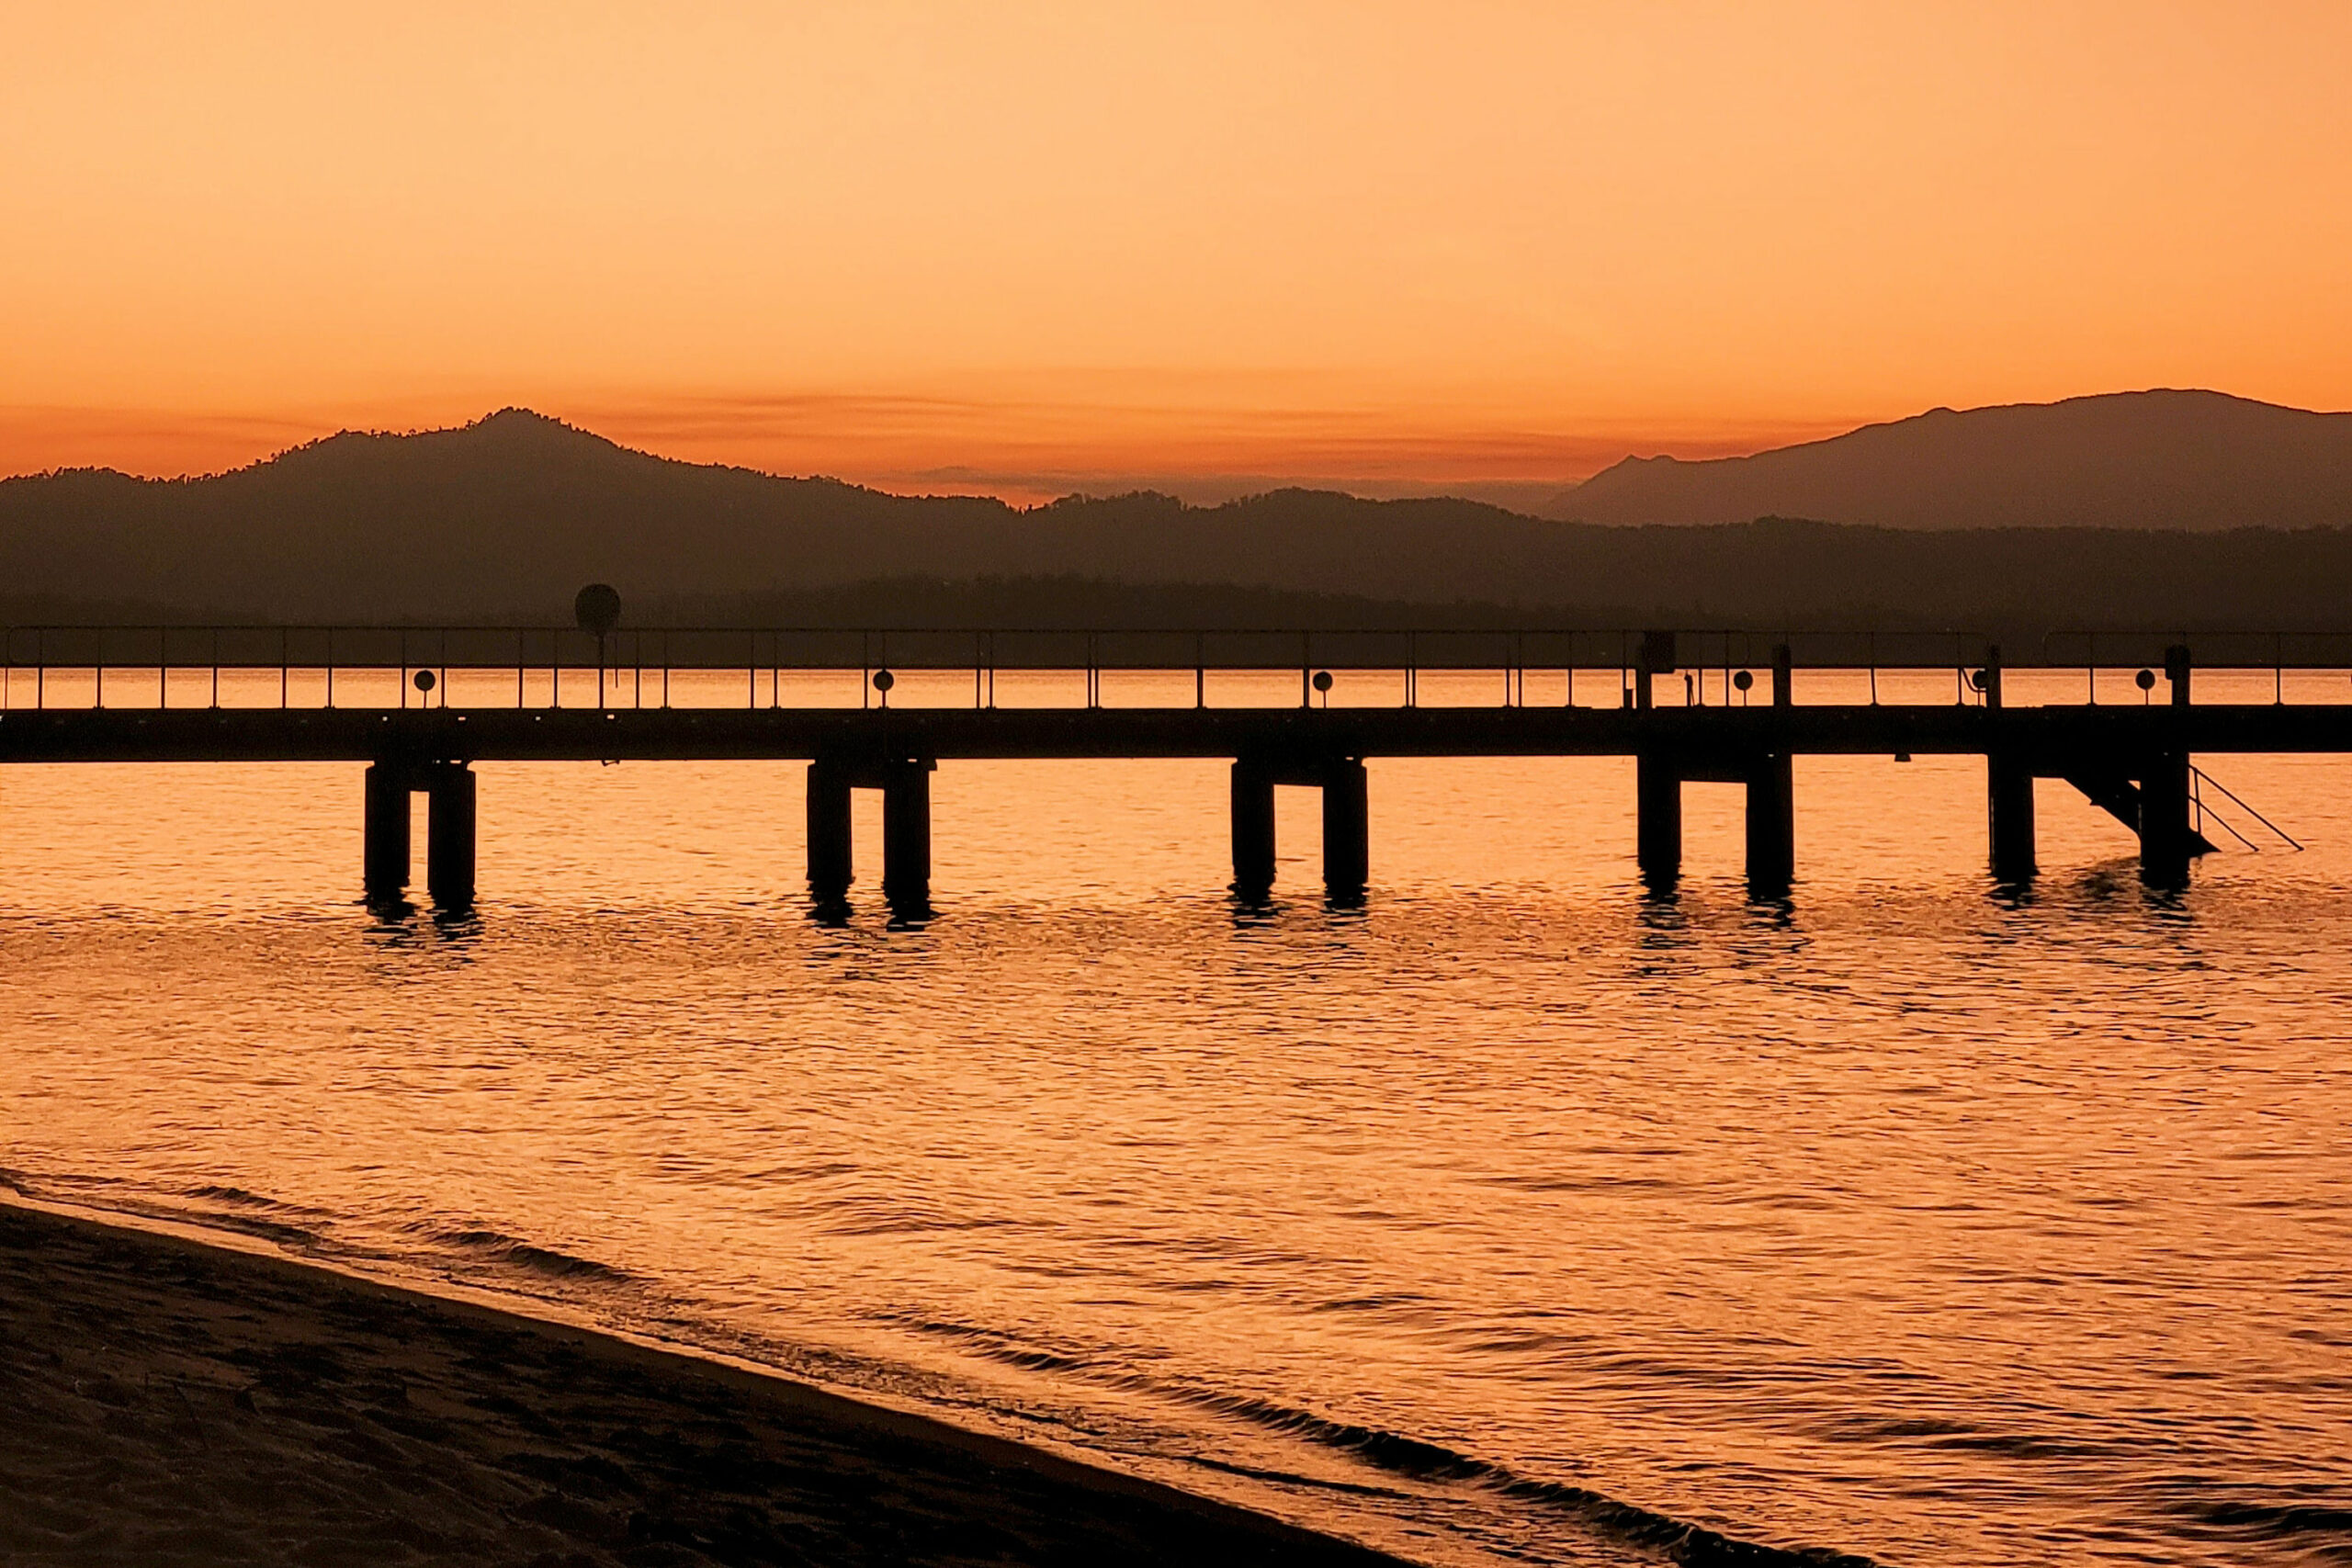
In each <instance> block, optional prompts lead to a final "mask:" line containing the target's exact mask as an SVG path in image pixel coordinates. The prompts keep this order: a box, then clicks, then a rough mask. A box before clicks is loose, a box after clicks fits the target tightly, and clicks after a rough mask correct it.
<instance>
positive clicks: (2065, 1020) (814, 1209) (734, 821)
mask: <svg viewBox="0 0 2352 1568" xmlns="http://www.w3.org/2000/svg"><path fill="white" fill-rule="evenodd" d="M2264 679H2265V681H2266V682H2267V677H2265V678H2264ZM1946 680H1947V681H1948V680H1949V677H1946ZM1425 691H1426V688H1425ZM2205 761H2206V764H2207V766H2208V767H2209V768H2210V769H2211V771H2212V772H2213V773H2215V774H2216V775H2218V776H2219V777H2220V778H2221V779H2222V782H2224V783H2226V784H2229V785H2230V786H2231V787H2233V788H2234V789H2235V790H2237V792H2238V793H2239V794H2241V795H2245V797H2247V798H2248V799H2249V800H2251V801H2252V802H2253V803H2254V804H2256V806H2258V807H2261V808H2262V809H2263V810H2264V811H2266V812H2267V814H2268V815H2270V816H2271V817H2272V818H2274V819H2276V820H2278V822H2279V823H2280V824H2281V825H2282V826H2284V827H2285V828H2287V829H2289V831H2290V832H2293V833H2294V834H2296V835H2297V836H2298V837H2300V838H2301V839H2303V840H2305V841H2306V842H2307V843H2309V844H2311V845H2312V848H2311V850H2310V851H2309V852H2306V853H2302V854H2293V853H2289V852H2266V853H2262V854H2249V853H2246V852H2243V851H2240V852H2233V853H2226V854H2223V855H2221V856H2217V857H2213V858H2211V859H2209V860H2208V861H2206V862H2205V863H2203V864H2202V865H2201V866H2200V868H2199V874H2198V878H2197V882H2196V885H2195V886H2194V887H2193V889H2192V890H2191V891H2189V892H2188V894H2187V895H2186V896H2185V897H2177V898H2167V897H2155V896H2152V895H2149V894H2146V893H2143V891H2142V889H2141V888H2140V886H2138V883H2137V881H2136V877H2135V874H2134V872H2133V866H2132V862H2131V858H2130V857H2131V840H2130V839H2129V836H2128V835H2126V834H2125V833H2124V832H2123V831H2122V830H2121V829H2119V828H2117V827H2116V826H2115V825H2114V824H2113V823H2111V822H2109V820H2108V819H2106V818H2102V817H2100V816H2098V814H2097V813H2096V812H2094V811H2093V810H2092V809H2091V808H2089V807H2086V806H2084V805H2082V804H2080V803H2079V802H2078V801H2075V800H2074V799H2071V798H2070V792H2068V791H2066V790H2065V789H2064V786H2062V785H2056V784H2044V785H2043V786H2042V794H2041V812H2042V834H2041V840H2042V860H2043V863H2044V865H2045V868H2046V870H2045V874H2044V875H2043V877H2042V878H2041V883H2040V885H2039V886H2038V887H2037V888H2036V889H2035V890H2034V892H2033V894H2032V896H2031V897H2030V898H2027V899H2023V900H2019V899H2016V898H2006V897H2001V896H1998V895H1996V893H1995V892H1994V890H1993V889H1992V888H1990V887H1989V886H1988V885H1987V881H1986V878H1985V875H1984V874H1983V872H1982V869H1981V867H1982V861H1983V857H1984V795H1983V774H1982V766H1981V764H1980V763H1977V762H1973V761H1957V760H1939V759H1931V758H1922V759H1920V760H1919V761H1917V762H1914V763H1911V764H1908V765H1902V764H1897V763H1895V762H1894V761H1888V760H1883V759H1856V760H1800V761H1799V763H1798V766H1797V786H1798V794H1797V800H1798V831H1799V835H1800V838H1799V848H1798V861H1799V876H1800V882H1799V886H1798V887H1797V889H1796V893H1795V896H1794V897H1793V898H1792V900H1791V902H1790V903H1789V904H1788V905H1787V906H1785V907H1754V906H1751V905H1749V904H1748V903H1747V901H1746V899H1745V897H1744V895H1743V892H1742V890H1741V886H1740V884H1739V881H1738V872H1739V854H1740V838H1739V817H1738V810H1739V800H1740V796H1739V795H1738V793H1737V792H1736V790H1733V789H1730V788H1726V787H1717V786H1706V785H1694V786H1692V787H1691V792H1690V800H1691V811H1690V829H1689V831H1690V855H1689V869H1690V873H1691V874H1690V877H1689V879H1688V881H1687V882H1686V884H1685V886H1684V887H1683V889H1682V891H1681V893H1680V895H1679V898H1678V899H1677V900H1676V901H1674V902H1671V903H1664V904H1661V903H1654V902H1647V901H1645V899H1644V898H1643V897H1641V896H1640V895H1639V893H1638V891H1637V889H1636V888H1635V887H1634V885H1633V873H1632V847H1633V839H1634V825H1633V819H1632V805H1633V794H1634V791H1633V773H1632V767H1631V764H1630V763H1629V762H1618V761H1532V762H1522V761H1509V762H1497V761H1411V762H1403V761H1388V762H1382V761H1375V762H1374V764H1373V772H1372V791H1373V814H1374V815H1373V833H1374V841H1373V862H1374V893H1373V897H1372V899H1371V902H1370V904H1369V906H1368V908H1365V909H1364V910H1363V911H1362V912H1359V913H1345V912H1333V911H1328V910H1326V909H1325V908H1323V907H1322V906H1321V904H1320V901H1319V899H1318V897H1317V896H1316V895H1317V888H1316V883H1315V875H1316V867H1317V864H1318V862H1317V858H1316V857H1317V821H1316V813H1315V811H1314V809H1313V805H1314V801H1313V797H1312V795H1306V794H1304V793H1297V794H1294V793H1293V792H1289V791H1284V792H1283V801H1282V807H1283V820H1282V831H1283V889H1282V899H1281V901H1280V902H1279V903H1278V904H1277V905H1276V906H1275V907H1274V908H1272V909H1271V910H1268V911H1264V912H1262V913H1253V912H1250V911H1245V910H1239V909H1237V908H1235V907H1234V906H1233V904H1232V903H1231V902H1230V901H1229V900H1228V899H1227V897H1224V896H1223V894H1222V892H1221V891H1220V890H1221V888H1222V886H1223V884H1224V882H1225V880H1226V878H1227V875H1228V874H1229V868H1228V867H1227V864H1226V861H1225V855H1226V841H1227V840H1226V820H1225V807H1226V778H1225V771H1224V768H1223V767H1222V765H1220V764H1214V763H1197V764H1196V763H1182V764H1170V763H1132V764H1130V763H1090V764H1076V765H1071V764H1026V763H973V762H950V763H946V764H944V765H943V766H942V767H941V769H940V772H939V773H938V774H937V776H936V780H935V784H934V807H935V817H936V821H937V825H938V840H937V846H936V862H937V871H936V880H935V887H934V894H935V900H936V902H937V904H938V906H939V908H940V911H941V913H940V917H939V919H936V920H935V921H933V922H932V923H931V924H929V925H928V926H927V927H925V928H924V929H922V930H892V929H889V927H888V925H887V923H886V921H885V920H884V919H883V918H882V916H881V914H880V913H879V911H878V909H877V908H876V907H875V899H874V897H873V895H872V888H873V885H874V882H875V880H876V875H877V874H878V869H879V868H878V863H877V861H876V858H875V856H874V855H873V854H872V853H870V852H872V851H874V850H875V849H876V846H878V843H879V831H878V828H879V823H878V808H877V807H876V805H875V803H874V801H873V800H872V799H871V798H870V797H866V796H861V797H860V801H859V810H860V813H861V815H860V819H859V831H860V835H861V840H860V845H859V850H860V868H859V869H860V876H861V883H860V889H861V894H862V896H863V897H862V901H861V904H860V908H859V911H858V914H857V917H856V919H854V921H853V923H852V924H851V925H850V926H849V927H848V928H847V929H843V930H831V929H826V928H824V927H821V926H820V925H818V924H815V923H813V922H812V921H811V920H810V919H808V918H807V914H806V911H805V908H804V906H803V901H802V898H801V897H800V892H799V889H798V887H797V879H798V876H799V874H800V866H801V832H800V821H801V799H800V769H799V768H798V767H797V766H790V765H766V764H728V765H683V764H681V765H639V764H630V765H628V766H625V767H617V768H598V767H594V766H571V765H512V766H500V765H494V764H492V765H485V766H484V767H482V768H481V774H482V784H481V801H482V818H481V886H482V889H483V892H484V897H485V902H484V904H483V906H482V908H481V910H480V911H479V913H478V915H477V916H476V917H475V918H473V919H468V920H466V921H464V922H462V923H459V924H454V925H447V924H441V923H436V922H435V920H434V919H432V918H431V917H430V916H426V915H419V916H416V917H413V918H411V919H404V920H398V921H391V922H386V921H382V920H379V919H375V918H372V917H370V916H369V915H368V913H366V912H365V911H364V910H362V909H360V908H356V906H354V905H353V904H352V903H351V902H349V899H350V898H351V897H352V896H353V894H354V892H355V889H356V881H357V874H358V869H359V838H358V829H359V810H358V804H359V777H358V770H357V768H356V767H347V766H315V767H314V766H301V767H243V768H237V767H172V768H146V769H121V768H105V767H74V768H17V769H13V770H9V771H6V772H5V773H0V1166H5V1167H6V1168H7V1170H8V1171H9V1172H10V1173H11V1174H12V1177H13V1179H15V1180H17V1181H18V1182H19V1183H21V1185H22V1186H23V1187H24V1188H25V1189H26V1190H28V1191H30V1192H32V1193H34V1194H37V1195H40V1196H44V1197H49V1198H52V1199H58V1200H63V1201H78V1202H86V1203H96V1204H101V1205H106V1206H109V1207H115V1208H121V1209H130V1210H133V1211H141V1212H147V1213H162V1214H175V1215H180V1216H183V1217H195V1218H199V1219H202V1220H204V1221H205V1222H206V1223H211V1224H232V1225H237V1226H241V1227H243V1228H245V1229H248V1230H254V1231H258V1232H261V1233H263V1234H265V1235H274V1236H276V1237H277V1238H279V1239H281V1240H283V1241H284V1242H285V1243H286V1244H287V1245H288V1246H290V1247H301V1248H306V1249H308V1250H310V1251H311V1252H312V1253H313V1254H315V1255H317V1256H321V1257H323V1258H328V1259H329V1260H332V1261H335V1262H338V1263H340V1264H342V1265H343V1266H346V1267H353V1268H358V1269H367V1270H370V1271H375V1272H379V1273H391V1274H395V1275H399V1276H401V1277H407V1278H416V1277H425V1278H429V1279H448V1280H459V1281H464V1282H469V1283H471V1284H474V1285H477V1286H482V1287H487V1288H492V1289H496V1290H502V1291H510V1292H523V1293H526V1294H528V1295H531V1296H535V1297H538V1298H541V1299H542V1300H543V1301H544V1302H545V1303H547V1304H546V1307H545V1310H548V1311H550V1312H559V1313H563V1314H571V1315H584V1316H587V1317H589V1318H592V1319H595V1320H598V1321H603V1322H607V1323H612V1324H615V1325H620V1326H624V1327H628V1328H633V1329H636V1330H639V1331H642V1332H648V1333H654V1334H660V1335H663V1336H667V1337H676V1338H684V1339H686V1340H690V1341H692V1342H695V1343H697V1344H702V1345H706V1346H709V1347H713V1348H721V1349H726V1350H729V1351H732V1352H734V1353H737V1354H741V1355H747V1356H751V1357H753V1358H755V1359H763V1360H766V1361H769V1362H772V1363H775V1364H777V1365H780V1366H784V1367H786V1368H789V1369H791V1370H793V1371H797V1372H799V1373H803V1374H806V1375H810V1376H816V1377H820V1378H823V1379H826V1380H828V1381H831V1382H836V1383H839V1384H843V1385H846V1386H849V1387H853V1388H862V1389H867V1390H871V1391H875V1392H876V1393H878V1394H880V1395H882V1396H884V1397H888V1398H892V1399H897V1400H903V1401H910V1402H913V1403H916V1404H923V1405H927V1406H930V1407H933V1408H938V1409H942V1410H944V1411H946V1412H947V1413H948V1414H950V1415H951V1416H953V1417H954V1418H956V1419H958V1420H961V1421H965V1422H967V1423H971V1424H976V1425H979V1426H983V1427H989V1428H990V1429H995V1430H1002V1431H1009V1432H1012V1433H1014V1434H1016V1435H1020V1436H1023V1437H1027V1438H1033V1439H1037V1440H1045V1441H1050V1442H1058V1443H1062V1444H1066V1445H1069V1446H1071V1447H1073V1448H1075V1449H1077V1450H1081V1451H1087V1452H1091V1453H1094V1454H1096V1455H1099V1456H1104V1457H1107V1458H1108V1459H1109V1460H1110V1461H1113V1462H1115V1463H1119V1464H1122V1465H1125V1466H1127V1467H1130V1468H1133V1469H1136V1470H1139V1471H1142V1472H1147V1473H1151V1474H1154V1475H1159V1476H1162V1477H1165V1478H1169V1479H1173V1480H1176V1481H1178V1482H1179V1483H1182V1484H1185V1485H1188V1486H1192V1487H1194V1488H1197V1489H1201V1490H1206V1491H1211V1492H1215V1493H1217V1494H1219V1495H1226V1496H1230V1497H1234V1498H1237V1499H1239V1500H1242V1501H1245V1502H1249V1503H1251V1504H1253V1505H1256V1506H1261V1507H1266V1508H1270V1509H1272V1510H1273V1511H1275V1512H1278V1513H1281V1514H1283V1515H1285V1516H1286V1517H1292V1518H1295V1519H1298V1520H1301V1521H1304V1522H1307V1523H1311V1524H1317V1525H1320V1526H1324V1527H1327V1528H1330V1529H1338V1530H1341V1531H1344V1532H1346V1533H1349V1534H1351V1535H1354V1536H1357V1537H1358V1538H1360V1539H1363V1540H1371V1541H1374V1542H1377V1543H1379V1544H1383V1545H1385V1546H1389V1547H1392V1548H1394V1549H1397V1550H1400V1551H1405V1552H1406V1553H1408V1555H1413V1556H1417V1557H1419V1558H1422V1559H1424V1560H1427V1561H1430V1562H1492V1561H1520V1560H1530V1559H1532V1560H1537V1561H1561V1562H1620V1561H1629V1560H1640V1559H1641V1558H1642V1557H1643V1556H1644V1555H1645V1544H1644V1543H1645V1542H1647V1541H1653V1540H1657V1539H1659V1538H1660V1537H1661V1536H1662V1535H1663V1534H1664V1533H1666V1532H1670V1531H1672V1530H1674V1529H1679V1528H1680V1527H1681V1526H1684V1525H1692V1526H1698V1527H1702V1528H1705V1529H1713V1530H1719V1531H1722V1532H1724V1533H1725V1534H1728V1535H1731V1536H1734V1537H1736V1538H1740V1539H1743V1540H1756V1541H1762V1542H1768V1543H1770V1544H1772V1545H1775V1546H1780V1547H1785V1548H1791V1549H1800V1550H1804V1549H1810V1550H1816V1551H1838V1552H1849V1553H1854V1554H1857V1555H1860V1556H1864V1557H1868V1558H1871V1559H1874V1560H1877V1561H1881V1562H1889V1563H1921V1564H1926V1563H1936V1564H1957V1563H2007V1562H2028V1561H2031V1562H2192V1563H2194V1562H2297V1561H2328V1560H2342V1559H2344V1558H2345V1557H2346V1556H2352V1353H2347V1340H2352V1317H2347V1313H2346V1308H2347V1305H2352V1282H2347V1279H2346V1258H2347V1257H2352V1214H2348V1213H2347V1208H2346V1204H2347V1200H2352V1180H2348V1179H2347V1174H2348V1173H2352V1165H2347V1158H2346V1156H2347V1153H2352V1150H2347V1147H2346V1132H2345V1128H2346V1122H2347V1117H2348V1116H2352V1088H2347V1076H2346V1072H2345V1070H2344V1066H2343V1056H2344V1050H2345V1043H2346V1037H2347V1034H2352V1028H2347V1026H2346V1023H2345V1019H2346V1016H2347V1013H2346V1006H2347V1003H2352V960H2348V959H2347V957H2346V954H2347V951H2352V761H2343V760H2336V759H2295V758H2238V759H2207V760H2205Z"/></svg>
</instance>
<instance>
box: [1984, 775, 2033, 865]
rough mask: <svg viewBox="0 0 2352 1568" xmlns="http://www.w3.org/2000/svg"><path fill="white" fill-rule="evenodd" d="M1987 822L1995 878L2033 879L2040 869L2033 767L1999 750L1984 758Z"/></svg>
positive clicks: (1986, 827)
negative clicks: (2036, 855)
mask: <svg viewBox="0 0 2352 1568" xmlns="http://www.w3.org/2000/svg"><path fill="white" fill-rule="evenodd" d="M1985 833H1986V837H1987V838H1988V839H1989V840H1991V844H1992V852H1993V880H1994V881H1996V882H2027V881H2030V880H2031V879H2032V877H2033V874H2034V873H2035V872H2036V871H2038V870H2039V869H2040V867H2039V865H2038V864H2037V863H2036V861H2035V855H2034V832H2033V770H2032V769H2030V768H2029V767H2027V766H2025V765H2024V764H2023V763H2021V762H2019V761H2018V760H2017V759H2016V758H2015V757H2013V756H2009V755H2007V754H2005V753H2003V752H1999V751H1996V752H1994V753H1993V754H1992V755H1990V756H1988V757H1986V758H1985Z"/></svg>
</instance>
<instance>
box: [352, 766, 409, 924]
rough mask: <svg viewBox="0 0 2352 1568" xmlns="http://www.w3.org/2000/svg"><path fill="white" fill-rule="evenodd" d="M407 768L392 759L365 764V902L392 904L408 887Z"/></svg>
mask: <svg viewBox="0 0 2352 1568" xmlns="http://www.w3.org/2000/svg"><path fill="white" fill-rule="evenodd" d="M408 796H409V777H408V771H407V770H406V769H404V768H401V767H400V766H398V765H396V764H394V763H391V762H371V763H369V764H368V784H367V807H366V816H365V822H366V843H365V847H364V848H363V850H362V852H361V861H362V865H363V875H362V882H363V886H364V887H365V890H366V895H367V899H368V902H369V903H370V904H392V903H397V902H399V901H400V897H401V895H402V894H404V893H406V892H407V891H408V862H409V830H408V817H409V800H408Z"/></svg>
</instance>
